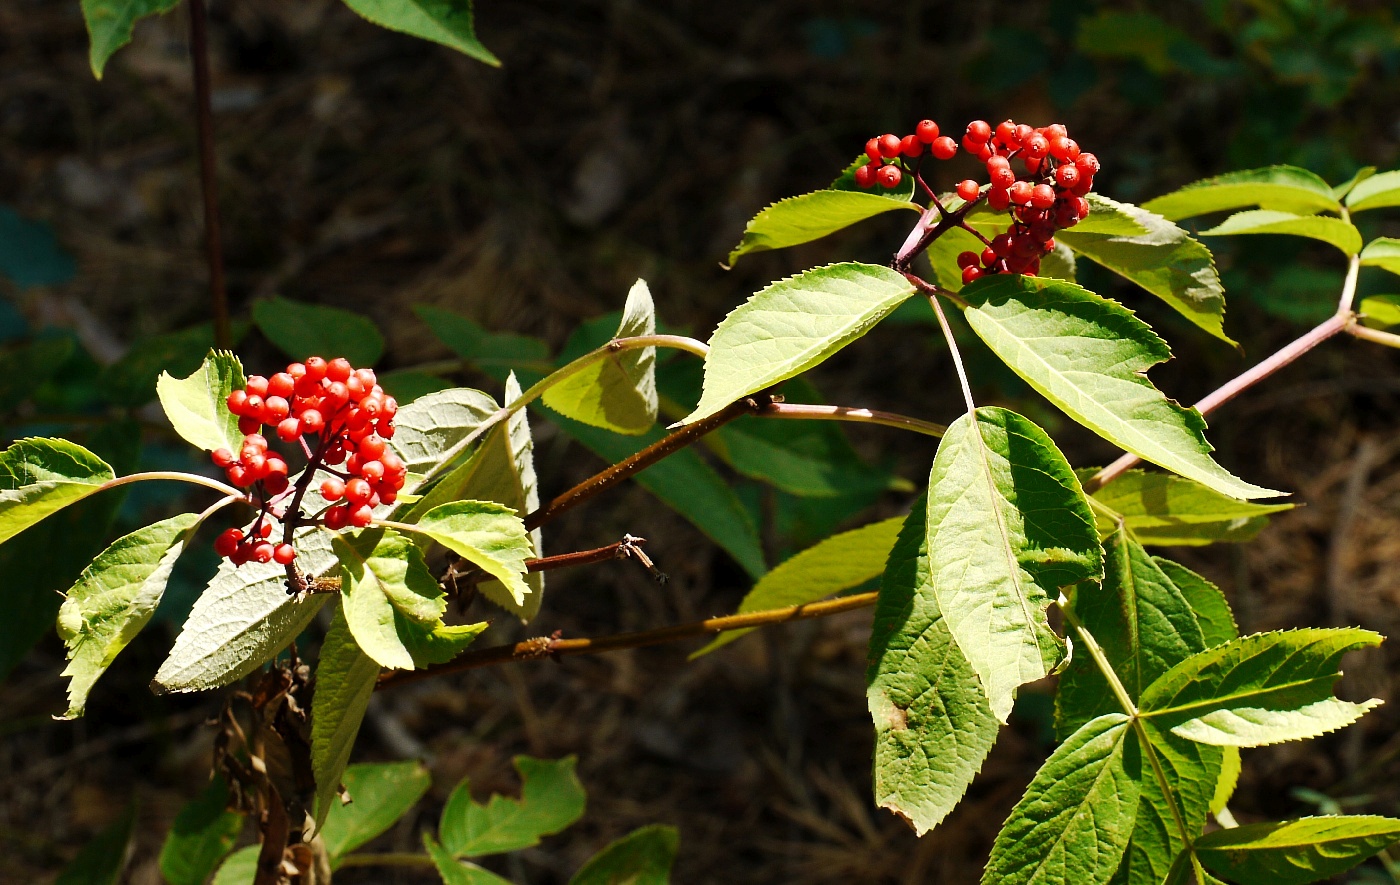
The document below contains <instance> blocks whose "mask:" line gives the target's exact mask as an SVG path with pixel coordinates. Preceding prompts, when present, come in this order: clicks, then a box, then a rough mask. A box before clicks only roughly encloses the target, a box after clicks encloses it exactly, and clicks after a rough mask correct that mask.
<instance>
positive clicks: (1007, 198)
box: [987, 185, 1011, 212]
mask: <svg viewBox="0 0 1400 885" xmlns="http://www.w3.org/2000/svg"><path fill="white" fill-rule="evenodd" d="M987 205H988V206H990V207H991V208H993V209H995V210H996V211H998V212H1000V211H1001V210H1003V209H1005V208H1006V207H1007V206H1009V205H1011V192H1010V191H1008V190H1007V189H1006V188H1004V187H996V186H995V185H993V186H992V187H990V188H988V189H987Z"/></svg>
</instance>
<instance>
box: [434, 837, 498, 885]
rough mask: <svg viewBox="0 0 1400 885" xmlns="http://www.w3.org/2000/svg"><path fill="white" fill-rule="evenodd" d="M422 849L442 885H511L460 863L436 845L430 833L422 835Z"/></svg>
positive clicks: (477, 868) (472, 866)
mask: <svg viewBox="0 0 1400 885" xmlns="http://www.w3.org/2000/svg"><path fill="white" fill-rule="evenodd" d="M423 847H424V848H425V849H427V851H428V856H429V857H431V858H432V859H433V866H434V867H436V868H437V871H438V875H439V876H441V877H442V883H443V885H511V883H510V882H509V881H507V880H505V879H502V878H501V877H500V876H498V875H496V874H495V873H493V872H490V871H489V870H483V869H482V868H481V867H479V866H477V865H476V864H474V863H469V862H467V861H461V860H458V859H457V858H455V857H453V856H452V853H451V852H450V851H448V850H447V849H446V848H443V847H442V846H441V845H439V844H438V841H437V840H436V839H434V838H433V834H432V833H428V832H424V833H423Z"/></svg>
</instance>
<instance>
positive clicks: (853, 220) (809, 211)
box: [729, 189, 920, 264]
mask: <svg viewBox="0 0 1400 885" xmlns="http://www.w3.org/2000/svg"><path fill="white" fill-rule="evenodd" d="M898 209H912V210H914V211H915V212H919V211H920V209H919V207H918V206H916V205H914V204H913V203H911V202H909V197H908V196H901V197H892V196H886V194H885V193H884V192H883V189H880V190H870V191H862V190H820V191H814V192H812V193H810V194H802V195H801V196H797V197H788V198H787V199H785V200H779V201H778V202H776V203H774V204H773V205H771V206H769V207H768V208H766V209H764V210H763V211H761V212H759V213H758V214H757V215H755V216H754V217H753V218H751V219H749V223H748V226H747V227H745V228H744V236H743V239H741V240H740V241H739V245H737V246H735V247H734V249H733V251H731V252H730V253H729V263H730V264H733V263H734V262H736V261H738V260H739V256H741V255H747V254H748V253H750V252H764V251H767V250H769V249H785V248H787V247H788V246H796V245H799V244H801V243H810V242H811V241H813V240H819V239H821V238H822V237H825V236H828V235H830V234H834V233H836V232H837V231H838V230H842V229H844V228H847V227H850V226H851V225H853V224H858V223H860V222H862V221H865V220H866V219H867V218H874V217H875V216H877V215H882V214H884V213H886V212H893V211H896V210H898Z"/></svg>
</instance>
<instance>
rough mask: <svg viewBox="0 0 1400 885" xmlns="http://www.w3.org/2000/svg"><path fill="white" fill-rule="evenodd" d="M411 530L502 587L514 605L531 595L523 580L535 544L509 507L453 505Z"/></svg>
mask: <svg viewBox="0 0 1400 885" xmlns="http://www.w3.org/2000/svg"><path fill="white" fill-rule="evenodd" d="M414 528H415V530H416V531H419V532H422V533H423V534H425V535H427V536H428V537H430V538H432V539H433V540H434V541H437V542H438V543H439V544H441V545H442V546H444V547H446V548H447V549H448V550H451V551H452V552H453V553H456V554H457V555H458V556H460V557H462V558H463V559H466V560H467V561H468V562H470V563H472V564H473V565H475V566H477V567H478V568H480V569H482V570H483V571H485V572H486V573H487V574H489V575H491V577H493V578H495V579H496V580H498V581H500V582H501V583H502V584H504V585H505V588H506V589H507V590H508V591H509V592H510V594H511V595H512V596H513V597H514V599H515V603H516V605H523V604H524V602H525V598H526V596H528V595H529V594H530V593H531V588H530V585H529V584H527V583H525V580H524V576H525V561H526V560H527V559H530V558H531V557H533V556H534V544H533V542H532V540H531V538H530V534H529V533H528V532H526V531H525V523H523V522H522V521H521V519H520V517H519V516H517V515H516V513H515V511H514V510H513V509H511V508H510V507H506V506H504V505H501V504H495V503H492V502H489V501H455V502H453V503H451V504H443V505H442V506H440V507H435V508H433V509H432V510H430V511H428V512H427V513H425V514H423V516H422V518H421V519H419V521H418V523H417V525H415V526H414Z"/></svg>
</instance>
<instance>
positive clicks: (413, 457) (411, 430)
mask: <svg viewBox="0 0 1400 885" xmlns="http://www.w3.org/2000/svg"><path fill="white" fill-rule="evenodd" d="M499 410H500V406H499V405H497V403H496V401H495V400H494V399H493V398H492V397H491V396H490V395H489V394H485V393H482V392H481V391H479V390H472V389H471V388H468V387H454V388H452V389H451V390H443V391H439V392H438V393H430V394H428V395H427V396H422V397H419V398H418V399H416V400H414V401H413V402H411V403H409V404H408V405H406V406H404V407H403V408H401V409H399V411H398V413H397V414H396V415H395V416H394V438H393V439H392V440H390V441H389V445H390V446H391V447H392V448H393V450H394V453H395V454H397V455H398V456H399V457H400V458H402V459H403V462H404V465H405V466H407V467H408V472H409V473H410V474H418V475H420V476H422V475H425V474H429V473H432V472H435V471H437V470H438V467H439V465H440V464H442V463H444V462H451V461H454V460H456V458H457V457H458V456H459V455H461V454H462V450H463V445H462V444H463V442H464V441H465V440H466V438H467V437H469V436H470V435H471V434H472V433H473V432H475V431H476V429H477V428H478V427H480V426H481V425H482V424H484V423H485V422H486V421H487V420H488V419H490V418H491V416H493V415H495V414H496V412H497V411H499ZM417 488H418V483H415V482H411V481H410V482H409V483H408V484H406V485H405V486H404V489H403V490H404V492H405V493H412V492H414V491H416V490H417Z"/></svg>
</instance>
